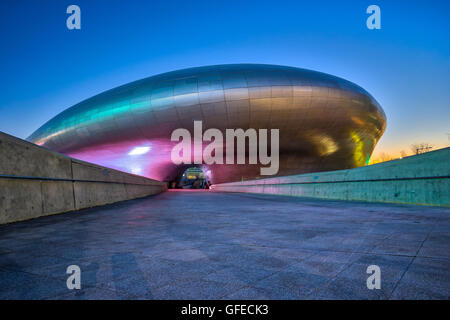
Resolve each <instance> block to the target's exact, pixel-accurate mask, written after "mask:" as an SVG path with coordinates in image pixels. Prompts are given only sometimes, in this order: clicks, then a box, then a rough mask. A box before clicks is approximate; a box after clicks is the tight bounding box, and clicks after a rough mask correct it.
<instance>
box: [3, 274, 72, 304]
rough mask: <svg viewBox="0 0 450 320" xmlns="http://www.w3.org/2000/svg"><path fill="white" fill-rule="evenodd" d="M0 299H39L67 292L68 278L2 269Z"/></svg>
mask: <svg viewBox="0 0 450 320" xmlns="http://www.w3.org/2000/svg"><path fill="white" fill-rule="evenodd" d="M0 286H1V290H0V300H17V299H25V300H37V299H39V300H40V299H46V298H48V297H50V296H54V295H57V294H63V293H67V291H68V289H67V286H66V280H57V279H53V278H48V277H42V276H36V275H33V274H29V273H26V272H21V271H11V270H0Z"/></svg>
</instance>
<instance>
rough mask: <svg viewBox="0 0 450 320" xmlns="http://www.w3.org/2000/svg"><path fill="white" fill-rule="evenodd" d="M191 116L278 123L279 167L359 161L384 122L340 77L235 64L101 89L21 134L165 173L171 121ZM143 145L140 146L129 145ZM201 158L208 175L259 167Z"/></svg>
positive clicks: (234, 176) (290, 170)
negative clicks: (34, 129) (31, 130)
mask: <svg viewBox="0 0 450 320" xmlns="http://www.w3.org/2000/svg"><path fill="white" fill-rule="evenodd" d="M194 120H201V121H203V125H204V128H203V129H204V130H206V129H208V128H217V129H219V130H221V131H222V132H223V133H224V132H225V129H227V128H229V129H235V128H242V129H244V130H246V129H248V128H254V129H256V130H258V129H280V170H279V172H278V175H288V174H296V173H305V172H313V171H325V170H336V169H346V168H354V167H358V166H362V165H365V164H366V162H367V160H368V159H369V157H370V155H371V153H372V151H373V148H374V147H375V144H376V142H377V141H378V140H379V139H380V137H381V135H382V134H383V132H384V129H385V126H386V117H385V115H384V112H383V110H382V108H381V107H380V105H379V104H378V103H377V101H376V100H375V99H374V98H373V97H372V96H371V95H370V94H369V93H367V92H366V91H365V90H364V89H362V88H361V87H359V86H357V85H355V84H353V83H351V82H349V81H347V80H344V79H341V78H338V77H334V76H331V75H328V74H324V73H320V72H315V71H310V70H305V69H299V68H292V67H283V66H273V65H256V64H236V65H218V66H208V67H198V68H191V69H185V70H179V71H173V72H168V73H164V74H160V75H156V76H153V77H149V78H146V79H142V80H139V81H135V82H132V83H129V84H126V85H124V86H121V87H118V88H115V89H112V90H109V91H106V92H104V93H101V94H99V95H97V96H94V97H92V98H90V99H87V100H85V101H82V102H80V103H79V104H77V105H75V106H73V107H71V108H69V109H67V110H65V111H64V112H62V113H60V114H59V115H57V116H56V117H54V118H53V119H51V120H50V121H48V122H47V123H46V124H44V125H43V126H42V127H41V128H39V129H38V130H37V131H36V132H34V133H33V134H32V135H31V136H30V137H29V138H28V140H30V141H32V142H34V143H37V144H39V145H42V146H44V147H47V148H49V149H52V150H56V151H59V152H62V153H65V154H67V155H69V156H72V157H75V158H79V159H82V160H86V161H90V162H93V163H97V164H100V165H103V166H108V167H111V168H115V169H119V170H122V171H126V172H131V173H137V174H140V175H144V176H147V177H150V178H153V179H158V180H165V181H171V180H174V179H176V178H177V177H180V176H181V175H182V173H183V172H184V170H185V169H186V167H183V166H176V165H174V164H173V163H172V162H171V160H170V152H171V149H172V147H173V145H174V143H173V142H171V141H170V136H171V133H172V131H173V130H175V129H177V128H186V129H188V130H190V131H191V133H193V121H194ZM149 146H151V147H149ZM141 147H143V148H145V152H143V151H144V149H136V148H141ZM147 147H148V149H147ZM135 149H136V150H138V151H134V152H133V151H132V150H135ZM130 153H131V154H130ZM246 163H248V161H246ZM202 168H203V170H204V172H205V173H207V175H208V176H209V178H210V179H211V181H212V182H213V183H220V182H227V181H237V180H241V179H254V178H258V177H259V171H260V170H259V168H260V166H259V165H250V164H245V165H209V166H208V165H203V166H202Z"/></svg>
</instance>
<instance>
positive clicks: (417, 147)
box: [411, 142, 433, 154]
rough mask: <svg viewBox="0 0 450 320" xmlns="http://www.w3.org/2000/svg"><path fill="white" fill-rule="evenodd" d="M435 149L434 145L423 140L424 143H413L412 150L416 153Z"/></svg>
mask: <svg viewBox="0 0 450 320" xmlns="http://www.w3.org/2000/svg"><path fill="white" fill-rule="evenodd" d="M431 149H433V145H431V144H429V143H426V142H423V143H414V144H412V145H411V150H412V152H413V153H414V154H422V153H425V152H428V151H430V150H431Z"/></svg>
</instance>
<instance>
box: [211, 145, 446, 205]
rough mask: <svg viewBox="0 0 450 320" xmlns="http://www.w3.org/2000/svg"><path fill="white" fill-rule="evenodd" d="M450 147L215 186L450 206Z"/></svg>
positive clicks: (312, 195)
mask: <svg viewBox="0 0 450 320" xmlns="http://www.w3.org/2000/svg"><path fill="white" fill-rule="evenodd" d="M449 178H450V148H445V149H441V150H436V151H432V152H428V153H425V154H421V155H417V156H411V157H407V158H404V159H399V160H393V161H388V162H384V163H380V164H376V165H371V166H366V167H361V168H356V169H349V170H338V171H328V172H320V173H309V174H301V175H293V176H286V177H277V178H267V179H260V180H251V181H243V182H233V183H224V184H219V185H213V186H212V189H214V190H217V191H227V192H246V193H265V194H279V195H288V196H298V197H313V198H323V199H338V200H358V201H372V202H392V203H405V204H420V205H432V206H450V181H449Z"/></svg>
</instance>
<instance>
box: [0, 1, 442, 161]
mask: <svg viewBox="0 0 450 320" xmlns="http://www.w3.org/2000/svg"><path fill="white" fill-rule="evenodd" d="M71 4H76V5H78V6H80V8H81V15H82V22H81V23H82V28H81V30H68V29H67V28H66V19H67V16H68V14H66V8H67V6H69V5H71ZM371 4H377V5H378V6H380V8H381V27H382V28H381V30H369V29H367V27H366V19H367V17H368V15H367V14H366V8H367V7H368V6H369V5H371ZM449 15H450V2H449V1H446V0H443V1H433V0H429V1H413V0H410V1H395V0H389V1H375V0H370V1H355V0H353V1H350V0H348V1H325V0H322V1H301V0H296V1H283V0H278V1H250V0H240V1H232V0H227V1H213V0H209V1H195V0H192V1H187V0H185V1H168V0H166V1H151V0H149V1H137V0H127V1H118V0H116V1H114V0H88V1H86V0H71V1H65V0H58V1H54V0H40V1H33V0H28V1H25V0H15V1H12V0H3V1H1V2H0V41H1V46H0V47H1V49H0V75H1V77H2V79H3V81H2V89H1V91H0V102H1V103H0V114H1V116H0V131H4V132H6V133H9V134H13V135H16V136H18V137H21V138H26V137H27V136H28V135H29V134H31V133H32V132H33V131H34V130H36V129H37V128H38V127H39V126H41V125H42V124H43V123H44V122H46V121H47V120H49V119H50V118H51V117H53V116H55V115H56V114H58V113H59V112H61V111H63V110H64V109H66V108H68V107H70V106H71V105H73V104H75V103H77V102H79V101H81V100H84V99H86V98H88V97H91V96H92V95H95V94H97V93H100V92H102V91H104V90H107V89H110V88H113V87H115V86H118V85H121V84H124V83H127V82H130V81H133V80H137V79H140V78H144V77H147V76H151V75H154V74H158V73H161V72H166V71H171V70H175V69H180V68H185V67H193V66H200V65H210V64H221V63H241V62H242V63H272V64H280V65H289V66H295V67H301V68H307V69H313V70H318V71H322V72H326V73H330V74H333V75H336V76H340V77H343V78H345V79H348V80H350V81H353V82H355V83H357V84H359V85H361V86H362V87H363V88H365V89H366V90H368V91H369V92H370V93H371V94H372V95H373V96H374V97H375V98H376V99H377V100H378V101H379V102H380V104H381V105H382V107H383V108H384V110H385V112H386V115H387V117H388V127H387V130H386V133H385V135H384V136H383V138H382V140H381V142H380V143H379V145H378V146H377V152H378V153H379V152H389V153H392V154H396V153H398V152H399V151H400V150H405V151H407V152H409V146H410V144H412V143H415V142H429V143H432V144H434V145H435V146H436V147H445V146H448V144H449V138H448V135H447V134H448V133H450V125H449V123H450V121H449V119H450V82H449V76H450V45H449V39H450V19H448V16H449Z"/></svg>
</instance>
